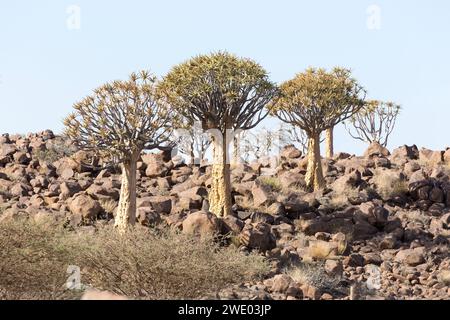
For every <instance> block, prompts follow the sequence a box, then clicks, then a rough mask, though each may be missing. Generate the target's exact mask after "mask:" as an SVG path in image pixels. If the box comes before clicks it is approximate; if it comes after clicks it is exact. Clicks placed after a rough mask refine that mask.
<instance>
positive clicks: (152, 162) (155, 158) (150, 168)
mask: <svg viewBox="0 0 450 320" xmlns="http://www.w3.org/2000/svg"><path fill="white" fill-rule="evenodd" d="M142 162H144V163H145V164H146V166H147V169H146V170H145V175H146V176H147V177H149V178H157V177H162V176H165V175H166V174H167V173H168V171H169V170H168V168H167V167H166V166H165V162H164V157H163V155H162V154H155V153H149V154H145V155H143V156H142Z"/></svg>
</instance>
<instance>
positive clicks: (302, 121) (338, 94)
mask: <svg viewBox="0 0 450 320" xmlns="http://www.w3.org/2000/svg"><path fill="white" fill-rule="evenodd" d="M364 97H365V90H364V88H363V87H362V86H360V85H359V84H358V83H357V81H356V80H355V79H354V78H352V77H351V72H350V70H348V69H344V68H334V69H333V70H332V71H331V72H327V71H326V70H325V69H322V68H319V69H316V68H309V69H307V70H306V71H305V72H303V73H299V74H297V75H296V77H295V78H294V79H292V80H289V81H286V82H284V83H283V84H282V85H281V97H280V99H279V100H278V101H276V102H275V103H273V104H271V106H270V110H271V111H272V112H273V113H274V114H276V115H277V116H278V117H279V118H280V119H281V120H282V121H284V122H287V123H290V124H294V125H296V126H299V127H300V128H302V129H303V130H305V131H306V132H307V133H308V134H309V135H316V134H320V133H321V132H322V131H324V130H326V129H328V128H331V127H333V126H335V125H336V124H338V123H340V122H342V121H344V120H346V119H348V118H349V117H351V116H352V114H354V113H355V112H356V111H357V110H359V109H360V108H362V106H363V105H364Z"/></svg>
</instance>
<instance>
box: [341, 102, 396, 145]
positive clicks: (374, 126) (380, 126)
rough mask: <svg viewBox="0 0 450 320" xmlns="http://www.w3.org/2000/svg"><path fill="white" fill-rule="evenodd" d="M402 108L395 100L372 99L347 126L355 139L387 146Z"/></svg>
mask: <svg viewBox="0 0 450 320" xmlns="http://www.w3.org/2000/svg"><path fill="white" fill-rule="evenodd" d="M400 110H401V107H400V105H398V104H395V103H393V102H382V101H378V100H370V101H368V102H367V103H366V104H365V106H364V108H362V109H361V110H360V111H359V112H357V113H355V114H354V115H353V116H352V117H351V118H350V119H349V120H348V124H346V125H345V126H346V128H347V131H348V132H349V133H350V135H351V136H352V137H353V138H354V139H357V140H361V141H364V142H368V143H372V142H378V143H379V144H380V145H382V146H383V147H386V146H387V143H388V139H389V136H390V135H391V133H392V131H393V130H394V127H395V122H396V120H397V117H398V115H399V114H400Z"/></svg>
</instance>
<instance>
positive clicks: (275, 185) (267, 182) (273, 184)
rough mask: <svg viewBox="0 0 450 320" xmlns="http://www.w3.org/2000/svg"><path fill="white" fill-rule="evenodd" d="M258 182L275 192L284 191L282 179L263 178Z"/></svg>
mask: <svg viewBox="0 0 450 320" xmlns="http://www.w3.org/2000/svg"><path fill="white" fill-rule="evenodd" d="M258 181H259V182H260V183H261V184H262V185H264V186H268V187H270V189H271V190H272V191H274V192H279V191H281V190H282V186H281V183H280V179H278V178H277V177H270V176H262V177H259V178H258Z"/></svg>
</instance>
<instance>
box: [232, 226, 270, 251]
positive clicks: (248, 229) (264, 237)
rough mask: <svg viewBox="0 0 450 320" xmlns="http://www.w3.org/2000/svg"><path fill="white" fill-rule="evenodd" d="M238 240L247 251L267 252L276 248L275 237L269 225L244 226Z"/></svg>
mask: <svg viewBox="0 0 450 320" xmlns="http://www.w3.org/2000/svg"><path fill="white" fill-rule="evenodd" d="M239 240H240V242H241V244H243V245H244V246H246V247H247V248H249V249H258V250H261V251H268V250H272V249H273V248H275V247H276V238H275V235H274V234H273V233H272V232H271V228H270V225H268V224H267V223H264V222H258V223H252V224H250V223H249V224H246V225H245V226H244V229H243V230H242V232H241V233H240V235H239Z"/></svg>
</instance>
